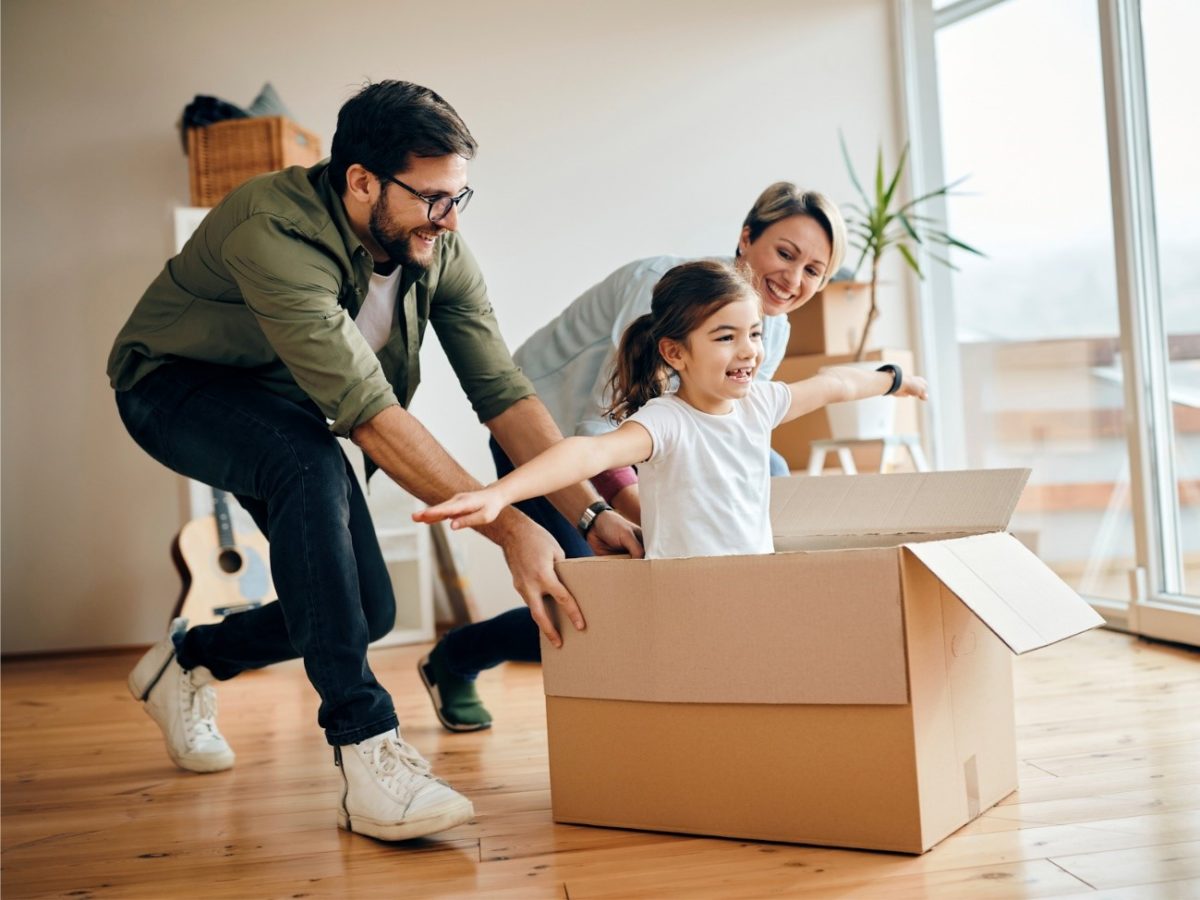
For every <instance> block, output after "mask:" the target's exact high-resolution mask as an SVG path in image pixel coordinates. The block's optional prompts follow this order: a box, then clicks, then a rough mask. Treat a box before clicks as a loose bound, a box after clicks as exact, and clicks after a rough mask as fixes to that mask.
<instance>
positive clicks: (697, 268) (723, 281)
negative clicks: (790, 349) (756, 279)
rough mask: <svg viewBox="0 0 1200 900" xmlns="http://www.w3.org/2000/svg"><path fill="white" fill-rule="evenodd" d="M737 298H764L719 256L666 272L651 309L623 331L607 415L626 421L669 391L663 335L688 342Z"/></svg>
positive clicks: (755, 299)
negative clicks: (717, 313)
mask: <svg viewBox="0 0 1200 900" xmlns="http://www.w3.org/2000/svg"><path fill="white" fill-rule="evenodd" d="M735 300H750V301H751V302H753V303H754V304H756V305H759V306H760V307H761V303H762V301H761V300H760V299H759V297H758V294H756V293H755V292H754V288H753V287H752V286H751V284H750V282H749V281H747V280H746V279H745V278H744V277H743V276H742V275H741V274H740V273H739V272H737V271H736V270H734V269H733V268H731V267H730V266H728V265H726V264H725V263H723V262H719V261H718V260H714V259H703V260H697V261H695V262H689V263H683V264H681V265H678V266H676V267H675V268H673V269H671V270H670V271H669V272H667V274H665V275H663V277H662V278H661V279H659V282H658V284H656V285H655V286H654V293H653V296H652V298H651V301H650V312H648V313H647V314H646V315H644V316H640V317H638V318H636V319H634V320H633V322H632V323H630V325H629V327H628V328H626V329H625V333H624V334H623V335H622V336H621V343H620V346H619V347H618V348H617V360H616V369H615V371H614V372H613V376H612V380H611V381H610V382H609V387H610V390H611V393H612V398H613V399H612V405H611V406H609V407H608V409H607V410H606V413H607V414H608V416H609V417H610V418H612V419H613V421H615V422H622V421H624V420H625V419H627V418H629V417H630V416H631V415H633V414H634V413H635V412H637V411H638V410H639V409H641V408H642V407H643V406H645V405H646V404H647V403H649V402H650V401H651V400H653V399H654V398H655V397H661V396H662V395H663V394H664V393H666V390H667V387H668V385H669V384H670V378H671V368H670V367H669V366H668V365H667V364H666V362H665V361H664V360H663V358H662V355H661V354H660V353H659V352H658V345H659V341H662V340H672V341H676V342H678V343H681V344H685V345H686V344H687V343H688V341H689V339H690V338H691V334H692V332H693V331H695V330H696V329H697V328H699V327H700V326H701V325H703V324H704V321H705V320H706V319H707V318H708V317H709V316H711V315H712V314H713V313H715V312H716V311H717V310H719V309H721V308H722V307H723V306H725V305H726V304H729V303H733V302H734V301H735Z"/></svg>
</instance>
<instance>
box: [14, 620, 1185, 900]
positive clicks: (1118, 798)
mask: <svg viewBox="0 0 1200 900" xmlns="http://www.w3.org/2000/svg"><path fill="white" fill-rule="evenodd" d="M423 651H424V648H421V647H407V648H390V649H386V650H380V651H377V652H375V653H373V655H372V665H373V667H374V668H375V671H376V673H377V674H378V675H379V677H380V680H381V681H382V682H383V683H384V684H386V685H389V686H390V688H391V689H392V691H393V694H394V695H395V698H396V703H397V707H398V711H399V713H400V717H401V721H402V722H403V723H404V735H405V737H406V739H407V740H409V741H410V742H411V743H413V744H415V745H416V746H417V747H418V748H419V749H420V750H421V751H422V752H424V753H425V754H426V755H427V756H428V757H429V758H430V760H431V761H432V762H433V764H434V768H435V771H437V772H438V773H439V774H440V775H441V776H442V777H444V778H446V779H447V780H448V781H450V783H451V784H453V785H454V786H455V787H456V788H458V789H460V790H461V791H463V792H464V793H466V794H467V795H468V796H470V797H471V798H472V799H473V800H474V802H475V808H476V811H477V813H478V815H477V818H476V820H475V821H473V822H472V823H470V824H468V825H465V826H462V827H460V828H456V829H454V830H452V831H449V832H446V833H445V834H443V835H440V836H438V838H437V839H429V840H423V841H415V842H410V843H407V844H401V845H388V844H384V843H380V842H376V841H373V840H371V839H368V838H363V837H359V836H356V835H351V834H347V833H345V832H343V831H340V830H339V829H338V828H337V827H336V824H335V804H336V802H337V799H338V787H339V783H340V778H339V775H338V772H337V770H336V769H335V768H334V766H333V764H332V755H331V752H330V750H329V748H328V747H326V745H325V742H324V740H323V738H322V736H321V734H320V732H319V731H318V730H317V728H316V726H315V724H314V723H315V720H316V707H317V702H316V697H315V695H314V694H313V692H312V690H311V688H310V687H309V685H308V683H307V681H306V679H305V677H304V672H303V670H302V668H301V667H300V666H299V664H297V663H288V664H285V665H282V666H277V667H275V668H273V669H271V670H270V671H266V672H256V673H250V674H248V675H245V676H242V677H240V678H238V679H236V680H235V681H233V682H230V683H228V684H225V685H222V686H221V689H220V702H221V712H220V722H221V728H222V730H223V731H224V733H225V735H226V736H227V737H228V738H229V740H230V743H231V744H232V745H233V746H234V748H235V750H236V751H237V754H238V761H237V765H236V766H235V768H234V769H233V770H232V771H230V772H225V773H220V774H216V775H207V776H198V775H192V774H189V773H184V772H180V771H177V770H176V769H175V768H174V767H173V766H172V765H171V764H170V762H169V761H168V760H167V758H166V755H165V753H164V751H163V748H162V745H161V739H160V737H159V735H158V731H157V729H156V728H155V727H154V725H153V724H152V723H151V722H150V720H149V719H148V718H147V717H146V716H145V714H144V713H143V712H142V711H141V710H140V709H139V708H138V705H137V704H136V703H134V702H133V701H132V700H131V699H130V698H129V696H128V694H127V693H126V690H125V684H124V679H125V676H126V674H127V672H128V669H129V667H130V665H131V664H132V662H133V660H134V658H135V657H134V656H133V655H125V654H92V655H81V656H78V657H70V658H57V659H38V660H15V661H9V662H6V663H5V664H4V666H3V722H2V725H3V765H2V769H3V773H2V774H3V797H2V816H3V818H2V841H0V843H2V853H0V862H2V871H0V879H2V882H0V890H2V891H3V895H4V897H6V898H26V897H28V898H34V897H73V898H93V897H94V898H101V897H123V898H124V897H128V898H168V897H205V898H242V897H246V898H251V897H253V898H268V897H280V898H284V897H287V898H301V897H349V898H353V897H421V898H431V897H460V896H461V897H466V896H485V897H489V898H491V897H497V898H514V900H515V898H520V900H526V898H529V900H533V898H540V897H555V898H570V900H583V898H627V897H654V898H671V897H689V898H690V897H738V898H759V897H777V896H786V897H801V898H807V897H838V898H860V897H861V898H888V900H893V898H910V897H911V898H955V900H957V898H1022V897H1055V898H1067V897H1070V898H1082V897H1088V898H1094V900H1115V898H1121V900H1125V898H1200V655H1198V654H1196V653H1194V652H1190V651H1188V650H1185V649H1181V648H1178V647H1170V646H1164V645H1160V644H1152V643H1147V642H1143V641H1138V640H1136V639H1134V638H1131V637H1128V636H1126V635H1121V634H1116V633H1113V632H1091V633H1088V634H1086V635H1083V636H1081V637H1079V638H1076V639H1074V640H1071V641H1067V642H1065V643H1062V644H1059V645H1056V646H1054V647H1050V648H1047V649H1045V650H1042V651H1038V652H1036V653H1033V654H1031V655H1029V656H1027V657H1023V658H1021V659H1019V660H1018V661H1017V664H1016V673H1017V674H1016V693H1017V733H1018V742H1019V752H1020V757H1021V761H1022V762H1021V789H1020V791H1018V792H1017V793H1015V794H1013V795H1011V796H1010V797H1008V798H1006V799H1005V800H1004V801H1003V802H1002V803H1001V804H1000V805H998V806H996V807H995V808H993V809H991V810H989V811H988V812H986V813H985V814H984V815H983V816H981V817H980V818H979V819H976V820H975V821H974V822H972V823H970V824H969V825H967V826H966V827H964V828H963V829H961V830H960V831H959V832H958V833H956V834H954V835H952V836H951V837H949V838H947V839H946V840H945V841H944V842H942V843H941V844H940V845H939V846H937V847H935V848H934V849H933V850H932V851H930V852H929V853H926V854H925V855H923V856H920V857H911V856H900V855H893V854H884V853H869V852H856V851H849V850H835V849H828V848H821V847H799V846H789V845H784V844H762V843H754V842H749V841H736V840H720V839H706V838H697V837H689V836H680V835H664V834H652V833H643V832H633V831H620V830H614V829H601V828H583V827H574V826H567V825H556V824H554V822H553V821H552V820H551V817H550V792H549V780H548V776H547V769H546V731H545V722H544V713H545V705H544V702H543V697H542V691H541V678H540V670H539V669H538V667H536V666H531V665H509V666H505V667H502V668H500V669H498V670H495V671H493V672H489V673H486V674H485V675H484V676H483V678H482V679H481V681H480V689H481V692H482V693H483V694H484V696H485V698H486V700H487V702H488V705H489V707H490V708H491V709H492V712H493V714H494V715H495V716H496V721H497V724H496V727H495V728H493V729H492V730H491V731H487V732H482V733H478V734H470V735H456V734H454V735H452V734H448V733H446V732H444V731H443V730H442V729H441V728H440V726H439V725H438V723H437V720H436V719H435V718H434V716H433V713H432V711H431V710H430V709H429V706H428V702H427V700H426V697H425V694H424V691H423V690H421V689H420V687H419V685H418V681H417V677H416V674H415V664H416V660H417V659H418V658H419V656H420V655H421V654H422V652H423ZM714 777H718V778H736V777H737V773H736V772H733V771H731V772H727V773H714Z"/></svg>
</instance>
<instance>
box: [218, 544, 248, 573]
mask: <svg viewBox="0 0 1200 900" xmlns="http://www.w3.org/2000/svg"><path fill="white" fill-rule="evenodd" d="M217 565H218V566H220V567H221V571H222V572H225V573H226V574H228V575H232V574H233V573H234V572H237V571H238V570H239V569H241V567H242V554H240V553H238V552H237V551H236V550H222V551H221V552H220V553H219V554H217Z"/></svg>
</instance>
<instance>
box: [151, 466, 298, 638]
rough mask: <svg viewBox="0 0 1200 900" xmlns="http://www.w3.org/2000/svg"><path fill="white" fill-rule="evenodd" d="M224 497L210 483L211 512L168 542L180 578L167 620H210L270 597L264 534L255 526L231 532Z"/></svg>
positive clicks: (206, 622)
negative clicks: (169, 617) (173, 607)
mask: <svg viewBox="0 0 1200 900" xmlns="http://www.w3.org/2000/svg"><path fill="white" fill-rule="evenodd" d="M227 497H228V495H227V494H226V493H225V491H220V490H217V489H216V488H213V489H212V499H213V514H212V515H211V516H200V517H199V518H197V519H193V520H192V521H190V522H188V523H187V524H186V525H184V526H183V528H182V529H181V530H180V532H179V535H178V536H177V537H176V538H175V540H174V542H173V543H172V546H171V555H172V557H173V558H174V561H175V566H176V568H178V569H179V575H180V577H181V578H182V579H183V590H182V591H181V592H180V594H179V600H178V601H177V602H176V604H175V611H174V613H172V616H171V618H172V619H173V618H175V616H184V617H185V618H187V620H188V624H189V625H210V624H212V623H214V622H219V621H221V620H222V619H224V618H225V617H226V616H228V615H232V614H233V613H239V612H245V611H246V610H248V609H254V608H255V607H258V606H262V605H263V604H264V603H266V602H268V601H269V600H273V599H275V596H276V595H275V586H274V584H273V583H272V581H271V570H270V567H269V563H268V560H269V559H270V554H269V550H268V547H267V539H266V538H265V537H263V535H262V532H260V531H259V530H258V529H254V530H253V531H245V530H242V529H238V530H236V531H235V529H234V525H233V519H232V517H231V516H230V514H229V502H228V500H227V499H226V498H227Z"/></svg>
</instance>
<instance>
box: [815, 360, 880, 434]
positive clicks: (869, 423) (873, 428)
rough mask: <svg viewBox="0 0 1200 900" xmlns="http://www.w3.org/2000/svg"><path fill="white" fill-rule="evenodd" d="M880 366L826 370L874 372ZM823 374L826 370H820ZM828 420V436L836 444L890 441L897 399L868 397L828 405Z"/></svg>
mask: <svg viewBox="0 0 1200 900" xmlns="http://www.w3.org/2000/svg"><path fill="white" fill-rule="evenodd" d="M881 365H883V363H882V362H857V363H843V364H842V365H841V366H837V367H833V366H829V367H826V368H847V367H849V368H855V369H865V370H867V371H870V372H873V371H875V370H876V369H878V368H879V367H880V366H881ZM821 371H822V372H823V371H825V369H824V368H823V369H821ZM825 415H826V416H827V417H828V419H829V436H830V437H832V438H833V439H834V440H837V441H851V440H867V439H870V438H881V437H889V436H890V435H893V434H895V432H896V399H895V398H894V397H884V396H879V397H867V398H866V399H864V400H852V401H850V402H848V403H830V404H829V405H828V406H827V407H825Z"/></svg>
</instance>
